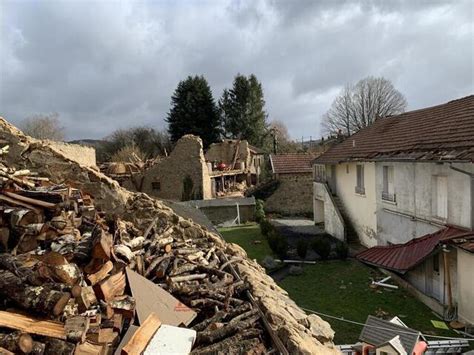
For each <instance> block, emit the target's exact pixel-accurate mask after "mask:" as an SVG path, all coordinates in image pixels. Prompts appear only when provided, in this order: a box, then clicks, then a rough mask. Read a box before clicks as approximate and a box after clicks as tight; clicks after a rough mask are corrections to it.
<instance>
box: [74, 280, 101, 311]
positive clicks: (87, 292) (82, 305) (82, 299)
mask: <svg viewBox="0 0 474 355" xmlns="http://www.w3.org/2000/svg"><path fill="white" fill-rule="evenodd" d="M76 302H77V304H78V306H79V312H81V313H83V312H85V311H86V310H88V309H89V308H90V307H91V306H93V305H95V304H97V298H96V296H95V293H94V289H93V288H92V286H87V287H82V288H81V293H80V295H79V296H77V297H76Z"/></svg>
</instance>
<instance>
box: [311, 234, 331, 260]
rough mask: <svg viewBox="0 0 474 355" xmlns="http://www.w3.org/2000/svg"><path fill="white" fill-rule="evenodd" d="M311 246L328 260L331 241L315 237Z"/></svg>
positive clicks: (323, 258) (322, 257)
mask: <svg viewBox="0 0 474 355" xmlns="http://www.w3.org/2000/svg"><path fill="white" fill-rule="evenodd" d="M311 247H312V248H313V250H314V251H315V252H316V253H318V255H319V256H320V257H321V259H322V260H327V258H328V257H329V254H330V253H331V243H330V242H329V241H328V240H327V239H321V238H320V239H315V240H314V241H313V243H312V244H311Z"/></svg>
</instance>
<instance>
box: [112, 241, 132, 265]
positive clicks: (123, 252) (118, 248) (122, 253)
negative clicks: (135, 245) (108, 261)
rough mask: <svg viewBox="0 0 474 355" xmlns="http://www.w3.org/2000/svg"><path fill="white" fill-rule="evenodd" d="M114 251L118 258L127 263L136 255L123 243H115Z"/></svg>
mask: <svg viewBox="0 0 474 355" xmlns="http://www.w3.org/2000/svg"><path fill="white" fill-rule="evenodd" d="M113 251H114V255H115V256H116V257H117V258H118V259H120V260H123V261H125V262H126V263H127V264H128V263H130V261H131V260H132V259H133V257H134V254H133V252H132V250H131V249H130V248H129V247H128V246H126V245H123V244H119V245H114V247H113Z"/></svg>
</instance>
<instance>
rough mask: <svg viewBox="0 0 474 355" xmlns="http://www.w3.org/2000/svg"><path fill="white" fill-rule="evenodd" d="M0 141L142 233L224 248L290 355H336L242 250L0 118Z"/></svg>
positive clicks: (325, 328)
mask: <svg viewBox="0 0 474 355" xmlns="http://www.w3.org/2000/svg"><path fill="white" fill-rule="evenodd" d="M0 142H1V143H2V145H9V146H10V149H9V153H8V154H7V155H6V156H4V159H5V160H6V161H7V162H8V164H9V165H10V166H12V167H15V168H17V169H31V170H34V171H36V172H38V173H39V174H40V175H41V176H46V177H49V178H50V179H51V180H52V181H54V182H55V183H62V182H67V183H68V184H70V185H72V186H75V187H77V188H80V189H82V190H83V191H84V192H85V193H88V194H90V195H91V196H93V197H94V201H95V205H96V206H97V207H98V208H100V209H101V210H102V211H103V212H105V213H106V214H108V215H111V216H112V215H113V216H119V217H120V218H122V219H124V220H127V221H131V222H133V223H134V224H135V225H136V226H139V227H140V228H144V226H148V225H149V224H150V223H151V221H153V220H155V218H158V222H157V223H159V224H160V225H162V226H163V228H165V227H170V228H171V227H178V226H181V225H186V234H187V235H189V236H192V235H195V236H199V237H203V236H204V237H206V238H209V239H210V240H212V241H213V242H214V243H215V244H216V245H220V246H221V247H224V248H226V252H227V253H228V257H229V258H230V259H231V260H232V258H237V260H235V262H234V265H235V266H236V268H237V269H238V271H239V272H240V274H241V276H242V277H243V278H244V279H245V280H247V281H248V282H249V284H250V287H251V291H252V293H253V295H254V297H255V298H256V300H257V301H258V302H259V304H260V305H261V306H262V308H263V311H264V312H265V315H266V316H267V318H268V320H269V322H270V325H271V327H272V328H273V329H274V330H275V331H276V332H277V334H278V335H279V337H280V339H281V340H282V342H283V343H284V345H285V346H286V347H287V349H288V351H289V352H290V353H291V354H338V353H340V352H339V351H338V350H337V349H336V348H335V346H334V344H333V342H332V339H333V335H334V332H333V331H332V330H331V328H330V326H329V324H328V323H327V322H325V321H323V320H322V319H321V318H319V317H317V316H315V315H310V316H308V315H306V314H305V313H304V312H303V311H302V310H301V309H300V308H299V307H298V306H297V305H296V304H295V303H294V302H293V301H292V300H291V299H290V298H289V297H288V294H287V293H286V291H284V290H283V289H281V288H280V287H279V286H278V285H277V284H276V283H275V282H274V281H273V279H271V278H270V277H269V276H267V275H266V274H265V271H264V270H263V269H262V268H261V267H260V266H259V265H258V264H257V263H256V262H255V261H251V260H249V259H248V258H247V256H246V253H245V251H243V250H242V249H241V248H240V247H238V246H236V245H234V244H227V243H225V242H224V241H223V240H222V239H221V238H220V236H218V235H216V234H214V233H211V232H209V231H208V230H207V229H205V228H203V227H201V226H199V225H197V224H195V223H193V222H192V221H188V220H184V219H183V218H181V217H179V216H178V215H176V214H175V213H174V212H173V211H172V210H171V209H170V208H168V207H166V206H165V205H164V204H163V203H162V202H160V201H158V200H156V199H153V198H150V197H149V196H148V195H146V194H143V193H132V192H129V191H127V190H125V189H123V188H121V187H120V186H119V184H118V183H117V182H116V181H114V180H112V179H110V178H108V177H106V176H105V175H103V174H101V173H100V172H97V171H96V170H94V169H91V168H89V167H87V166H81V165H80V164H78V163H77V162H76V161H74V160H71V159H69V158H67V157H66V156H64V155H62V154H61V153H60V152H58V151H56V150H54V149H53V148H52V147H51V146H48V145H45V144H44V143H43V142H41V141H38V140H35V139H32V138H30V137H27V136H25V135H24V134H23V133H21V132H20V131H19V130H18V129H16V128H15V127H14V126H12V125H10V124H9V123H8V122H7V121H5V120H4V119H3V118H0Z"/></svg>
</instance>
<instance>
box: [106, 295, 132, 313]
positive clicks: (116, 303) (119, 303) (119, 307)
mask: <svg viewBox="0 0 474 355" xmlns="http://www.w3.org/2000/svg"><path fill="white" fill-rule="evenodd" d="M108 304H109V306H110V307H112V308H113V309H114V312H115V313H119V314H122V315H123V316H124V317H126V318H132V317H133V313H134V311H135V306H136V302H135V299H134V298H133V297H130V296H128V295H124V296H120V297H115V298H114V299H113V300H111V301H109V302H108ZM115 313H114V316H115Z"/></svg>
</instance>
